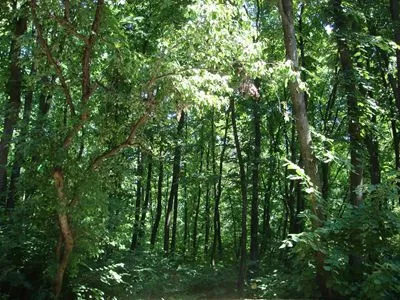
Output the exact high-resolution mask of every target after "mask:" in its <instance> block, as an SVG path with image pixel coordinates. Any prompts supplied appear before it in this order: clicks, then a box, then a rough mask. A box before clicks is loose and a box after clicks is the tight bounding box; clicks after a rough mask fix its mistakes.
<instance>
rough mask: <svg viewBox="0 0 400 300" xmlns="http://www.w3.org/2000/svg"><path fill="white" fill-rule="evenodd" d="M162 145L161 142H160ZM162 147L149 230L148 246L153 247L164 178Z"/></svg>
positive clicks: (158, 220)
mask: <svg viewBox="0 0 400 300" xmlns="http://www.w3.org/2000/svg"><path fill="white" fill-rule="evenodd" d="M161 144H162V142H161ZM161 159H162V145H160V162H159V166H158V182H157V208H156V216H155V219H154V224H153V228H152V230H151V238H150V245H151V247H154V245H155V243H156V239H157V232H158V226H159V225H160V220H161V211H162V184H163V177H164V167H163V162H162V160H161Z"/></svg>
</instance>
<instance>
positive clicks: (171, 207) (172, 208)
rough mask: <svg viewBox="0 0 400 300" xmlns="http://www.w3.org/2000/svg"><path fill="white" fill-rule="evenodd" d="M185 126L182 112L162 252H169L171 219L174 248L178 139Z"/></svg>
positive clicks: (173, 245) (173, 247)
mask: <svg viewBox="0 0 400 300" xmlns="http://www.w3.org/2000/svg"><path fill="white" fill-rule="evenodd" d="M184 124H185V112H184V111H183V110H182V111H181V112H180V115H179V121H178V128H177V136H176V145H175V151H174V162H173V167H172V183H171V190H170V193H169V198H168V206H167V212H166V216H165V224H164V251H165V252H166V253H169V252H170V247H169V246H170V238H169V236H170V227H171V219H172V223H173V224H172V238H171V252H174V250H175V246H176V222H177V217H178V188H179V173H180V163H181V152H182V146H181V144H180V137H181V136H182V131H183V126H184Z"/></svg>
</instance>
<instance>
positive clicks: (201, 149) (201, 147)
mask: <svg viewBox="0 0 400 300" xmlns="http://www.w3.org/2000/svg"><path fill="white" fill-rule="evenodd" d="M202 133H203V129H202V131H201V136H200V166H199V175H200V176H201V175H202V172H203V152H204V146H203V138H202V137H203V134H202ZM200 201H201V183H199V185H198V188H197V196H196V207H195V212H194V220H193V246H192V247H193V256H194V257H196V254H197V223H198V220H199V213H200Z"/></svg>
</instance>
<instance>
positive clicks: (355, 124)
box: [332, 0, 363, 281]
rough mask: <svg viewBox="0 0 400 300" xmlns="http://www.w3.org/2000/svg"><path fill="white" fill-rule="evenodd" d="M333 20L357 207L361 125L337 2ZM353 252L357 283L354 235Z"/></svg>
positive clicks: (334, 1) (358, 269) (356, 240)
mask: <svg viewBox="0 0 400 300" xmlns="http://www.w3.org/2000/svg"><path fill="white" fill-rule="evenodd" d="M332 5H333V17H334V21H335V25H336V30H337V32H336V36H337V39H336V41H337V47H338V51H339V58H340V64H341V68H342V72H343V87H344V89H345V92H346V98H347V113H348V121H349V124H348V132H349V136H350V161H351V166H352V169H351V170H350V203H351V204H352V205H353V206H354V207H358V206H360V205H361V203H362V201H363V193H362V189H361V187H362V184H363V165H362V156H363V154H362V148H363V147H362V137H361V125H360V120H359V118H360V117H359V108H358V99H357V96H356V94H355V93H356V90H357V86H356V74H355V70H354V68H353V62H352V58H351V53H350V49H349V46H348V45H347V41H346V39H345V38H344V34H345V32H346V30H348V29H347V28H346V17H345V14H344V12H343V8H342V1H341V0H332ZM351 239H352V243H353V246H354V249H353V250H352V252H353V253H352V254H351V255H350V256H349V268H350V274H351V277H352V279H353V280H354V281H360V280H361V277H362V269H361V267H362V262H361V256H360V255H359V254H357V253H356V250H355V249H356V248H357V247H358V246H359V245H360V243H361V242H360V240H359V236H358V234H357V233H356V234H354V235H353V236H352V237H351Z"/></svg>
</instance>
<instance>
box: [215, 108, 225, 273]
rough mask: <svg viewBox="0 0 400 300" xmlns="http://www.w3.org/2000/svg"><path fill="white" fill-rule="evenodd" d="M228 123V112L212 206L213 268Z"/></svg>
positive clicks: (219, 244)
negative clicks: (213, 204) (215, 192)
mask: <svg viewBox="0 0 400 300" xmlns="http://www.w3.org/2000/svg"><path fill="white" fill-rule="evenodd" d="M228 123H229V111H228V112H227V113H226V121H225V133H224V138H223V141H222V150H221V154H220V157H219V167H218V182H217V188H216V191H217V194H216V197H215V206H214V240H213V245H212V251H211V265H213V266H215V257H216V250H217V247H218V255H219V256H221V255H222V241H221V218H220V213H219V204H220V201H221V195H222V168H223V163H224V158H225V151H226V146H227V136H228V125H229V124H228Z"/></svg>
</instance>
